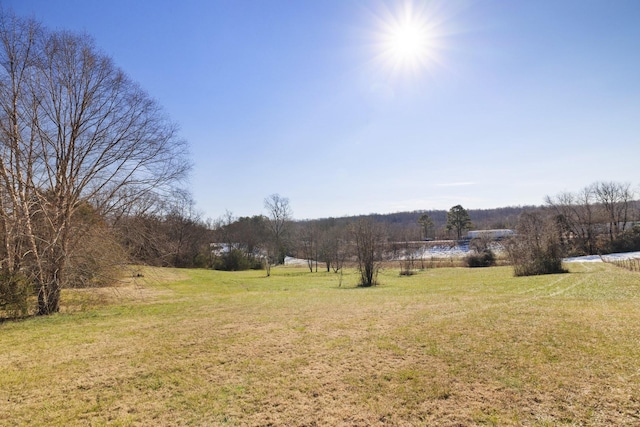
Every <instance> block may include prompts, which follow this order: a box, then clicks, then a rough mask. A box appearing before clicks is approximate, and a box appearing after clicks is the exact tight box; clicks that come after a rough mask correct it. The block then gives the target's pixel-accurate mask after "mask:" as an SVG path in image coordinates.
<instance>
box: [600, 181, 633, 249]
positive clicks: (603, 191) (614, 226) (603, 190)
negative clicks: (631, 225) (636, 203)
mask: <svg viewBox="0 0 640 427" xmlns="http://www.w3.org/2000/svg"><path fill="white" fill-rule="evenodd" d="M593 187H594V192H595V195H596V198H597V200H598V203H600V205H601V207H602V209H603V212H604V215H605V217H606V220H607V222H608V224H609V229H608V232H609V241H610V242H613V241H614V239H617V238H618V237H620V235H621V234H622V233H624V231H625V229H626V228H627V224H628V222H629V208H630V202H631V201H632V200H633V191H632V190H631V184H629V183H618V182H598V183H595V184H594V185H593Z"/></svg>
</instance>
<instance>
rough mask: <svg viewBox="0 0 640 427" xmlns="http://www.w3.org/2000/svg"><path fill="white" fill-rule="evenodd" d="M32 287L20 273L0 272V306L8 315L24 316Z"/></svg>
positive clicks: (27, 309) (27, 308)
mask: <svg viewBox="0 0 640 427" xmlns="http://www.w3.org/2000/svg"><path fill="white" fill-rule="evenodd" d="M32 289H33V286H32V284H31V283H30V282H29V280H28V279H27V278H26V277H25V276H23V275H22V274H19V273H8V272H3V273H0V308H1V309H3V310H4V311H5V313H6V315H7V316H8V317H23V316H26V315H27V313H28V311H29V302H28V299H29V296H30V295H31V290H32Z"/></svg>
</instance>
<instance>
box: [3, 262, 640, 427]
mask: <svg viewBox="0 0 640 427" xmlns="http://www.w3.org/2000/svg"><path fill="white" fill-rule="evenodd" d="M570 268H571V273H570V274H564V275H551V276H539V277H531V278H515V277H513V276H512V271H511V269H510V268H507V267H496V268H490V269H464V268H442V269H433V270H426V271H423V272H420V273H419V274H417V275H414V276H409V277H404V276H403V277H400V276H399V275H398V270H397V269H396V270H386V271H384V272H383V274H382V275H381V277H380V279H381V283H382V285H381V286H378V287H375V288H368V289H361V288H356V287H355V283H356V280H357V277H356V274H355V272H347V273H346V274H345V275H344V278H343V280H342V284H341V286H340V280H339V275H336V274H333V273H309V272H308V270H305V269H302V268H276V269H273V270H272V277H269V278H267V277H264V272H256V271H251V272H242V273H223V272H213V271H204V270H188V271H178V270H162V269H145V270H144V271H143V272H144V278H143V279H138V280H137V281H136V282H132V283H129V284H123V285H122V286H120V287H119V288H117V289H115V290H113V289H111V290H100V291H95V290H94V291H78V290H77V291H67V293H66V294H64V298H65V301H66V303H65V311H66V312H65V313H61V314H58V315H55V316H51V317H42V318H31V319H27V320H24V321H18V322H5V323H2V324H0V425H9V426H10V425H25V426H26V425H29V426H31V425H47V426H49V425H114V426H119V425H141V426H142V425H161V426H162V425H167V426H169V425H172V426H173V425H230V426H233V425H265V426H266V425H306V426H312V425H323V426H324V425H327V426H334V425H348V426H351V425H354V426H369V425H374V426H375V425H393V426H402V425H442V426H466V425H499V426H503V425H506V426H509V425H529V426H557V425H566V426H572V425H576V426H590V425H593V426H611V425H617V426H621V425H629V426H631V425H640V274H638V273H637V272H630V271H626V270H624V269H621V268H616V267H615V266H612V265H606V264H596V263H592V264H586V263H585V264H573V265H571V266H570Z"/></svg>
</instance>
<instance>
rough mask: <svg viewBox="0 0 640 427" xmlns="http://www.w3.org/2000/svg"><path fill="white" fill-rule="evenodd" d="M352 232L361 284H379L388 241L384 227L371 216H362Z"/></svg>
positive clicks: (366, 285)
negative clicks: (379, 274)
mask: <svg viewBox="0 0 640 427" xmlns="http://www.w3.org/2000/svg"><path fill="white" fill-rule="evenodd" d="M351 234H352V237H353V242H354V246H355V251H356V259H357V262H358V272H359V273H360V286H364V287H368V286H374V285H377V278H378V272H379V271H380V267H381V262H382V259H383V252H384V247H385V243H386V241H385V240H386V239H385V238H386V236H385V231H384V227H383V226H382V224H380V223H378V222H375V221H373V220H372V219H371V218H362V219H360V220H358V221H357V222H356V223H355V224H353V226H352V228H351Z"/></svg>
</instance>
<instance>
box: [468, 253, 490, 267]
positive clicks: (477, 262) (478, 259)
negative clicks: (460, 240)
mask: <svg viewBox="0 0 640 427" xmlns="http://www.w3.org/2000/svg"><path fill="white" fill-rule="evenodd" d="M464 261H465V263H466V264H467V267H491V266H494V265H496V256H495V255H494V253H493V251H491V250H490V249H486V250H484V251H482V252H474V253H471V254H469V255H467V256H466V257H465V259H464Z"/></svg>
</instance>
